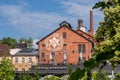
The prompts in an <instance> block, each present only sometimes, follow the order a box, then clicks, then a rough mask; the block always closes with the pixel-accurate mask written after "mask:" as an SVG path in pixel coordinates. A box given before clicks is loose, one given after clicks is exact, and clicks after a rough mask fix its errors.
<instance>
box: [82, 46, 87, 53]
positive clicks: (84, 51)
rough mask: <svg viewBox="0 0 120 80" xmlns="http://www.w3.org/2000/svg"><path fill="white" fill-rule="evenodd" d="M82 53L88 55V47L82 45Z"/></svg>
mask: <svg viewBox="0 0 120 80" xmlns="http://www.w3.org/2000/svg"><path fill="white" fill-rule="evenodd" d="M82 53H86V45H85V44H82Z"/></svg>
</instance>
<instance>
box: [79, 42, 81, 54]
mask: <svg viewBox="0 0 120 80" xmlns="http://www.w3.org/2000/svg"><path fill="white" fill-rule="evenodd" d="M80 52H81V44H78V53H80Z"/></svg>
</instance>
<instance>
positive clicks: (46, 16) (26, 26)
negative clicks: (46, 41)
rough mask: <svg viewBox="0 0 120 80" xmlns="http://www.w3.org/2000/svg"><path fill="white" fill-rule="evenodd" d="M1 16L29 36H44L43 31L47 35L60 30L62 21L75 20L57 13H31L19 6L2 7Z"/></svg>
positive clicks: (0, 7) (0, 9) (0, 8)
mask: <svg viewBox="0 0 120 80" xmlns="http://www.w3.org/2000/svg"><path fill="white" fill-rule="evenodd" d="M0 14H1V15H2V16H4V17H6V18H7V21H6V22H9V23H8V24H11V26H13V27H15V28H16V29H18V30H20V31H21V32H23V33H25V34H27V35H29V36H40V34H39V33H41V34H42V35H43V31H44V32H46V33H45V34H47V32H49V31H51V30H54V29H55V28H58V26H59V23H60V22H61V21H63V20H67V21H72V20H73V19H74V18H73V17H68V16H63V15H60V14H56V13H45V12H30V11H28V10H27V9H25V7H23V6H18V5H17V6H16V5H3V6H0ZM44 36H45V35H44Z"/></svg>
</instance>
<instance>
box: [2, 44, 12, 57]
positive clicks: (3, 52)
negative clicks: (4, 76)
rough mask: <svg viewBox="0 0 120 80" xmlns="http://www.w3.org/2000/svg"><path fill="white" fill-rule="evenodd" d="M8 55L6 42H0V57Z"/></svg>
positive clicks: (8, 48) (8, 50) (8, 49)
mask: <svg viewBox="0 0 120 80" xmlns="http://www.w3.org/2000/svg"><path fill="white" fill-rule="evenodd" d="M2 56H10V47H9V46H8V45H6V44H0V57H2Z"/></svg>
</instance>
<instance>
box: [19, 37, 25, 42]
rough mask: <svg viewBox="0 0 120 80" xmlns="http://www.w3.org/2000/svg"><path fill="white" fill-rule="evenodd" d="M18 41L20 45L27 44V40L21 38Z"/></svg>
mask: <svg viewBox="0 0 120 80" xmlns="http://www.w3.org/2000/svg"><path fill="white" fill-rule="evenodd" d="M18 41H19V43H26V39H25V38H20V39H19V40H18Z"/></svg>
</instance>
